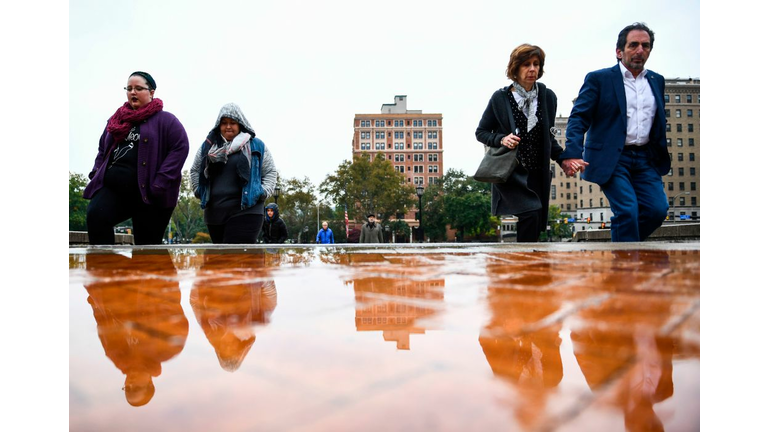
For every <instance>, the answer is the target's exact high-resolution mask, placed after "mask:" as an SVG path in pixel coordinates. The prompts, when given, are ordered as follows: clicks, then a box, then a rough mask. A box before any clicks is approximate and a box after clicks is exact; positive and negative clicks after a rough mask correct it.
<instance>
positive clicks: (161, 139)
mask: <svg viewBox="0 0 768 432" xmlns="http://www.w3.org/2000/svg"><path fill="white" fill-rule="evenodd" d="M114 144H115V143H114V141H113V139H112V135H111V134H110V133H109V132H107V129H106V128H104V133H102V134H101V139H99V153H98V155H96V162H95V163H94V164H93V169H92V170H91V172H90V173H89V174H88V178H90V179H91V182H90V183H88V186H86V188H85V191H84V192H83V197H84V198H86V199H90V198H91V197H93V195H94V194H95V193H96V191H98V190H99V189H101V187H102V186H103V185H104V172H105V171H106V166H107V163H108V162H109V154H110V152H112V149H113V148H114ZM188 153H189V140H188V139H187V132H186V131H185V130H184V126H182V125H181V122H179V120H178V119H177V118H176V116H174V115H173V114H171V113H169V112H166V111H160V112H158V113H157V114H155V115H153V116H152V117H150V118H148V119H147V120H145V121H144V123H142V124H141V141H140V142H139V166H138V176H139V190H140V191H141V197H142V199H143V200H144V202H145V203H147V204H153V205H157V206H160V207H165V208H172V207H175V206H176V201H177V200H178V199H179V188H180V186H181V169H182V167H183V166H184V162H185V161H186V160H187V154H188Z"/></svg>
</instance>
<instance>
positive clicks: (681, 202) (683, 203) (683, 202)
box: [680, 196, 685, 205]
mask: <svg viewBox="0 0 768 432" xmlns="http://www.w3.org/2000/svg"><path fill="white" fill-rule="evenodd" d="M680 205H685V197H684V196H681V197H680Z"/></svg>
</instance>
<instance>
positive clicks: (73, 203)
mask: <svg viewBox="0 0 768 432" xmlns="http://www.w3.org/2000/svg"><path fill="white" fill-rule="evenodd" d="M87 185H88V178H87V177H86V176H84V175H83V174H77V173H72V172H70V173H69V230H70V231H86V230H87V229H88V227H87V226H86V222H85V215H86V209H87V208H88V200H87V199H85V198H83V191H84V190H85V186H87Z"/></svg>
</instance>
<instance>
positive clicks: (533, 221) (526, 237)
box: [517, 169, 549, 243]
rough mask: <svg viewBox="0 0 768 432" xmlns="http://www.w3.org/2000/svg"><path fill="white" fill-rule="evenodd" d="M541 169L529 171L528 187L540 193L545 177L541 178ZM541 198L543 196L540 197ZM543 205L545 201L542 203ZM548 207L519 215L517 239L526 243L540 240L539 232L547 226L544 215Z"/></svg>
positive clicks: (537, 193)
mask: <svg viewBox="0 0 768 432" xmlns="http://www.w3.org/2000/svg"><path fill="white" fill-rule="evenodd" d="M540 172H541V170H538V169H537V170H530V171H528V189H530V190H532V191H534V192H536V195H540V194H541V193H542V190H543V183H544V181H545V179H542V178H541V174H540ZM539 200H541V197H539ZM542 206H543V203H542ZM548 211H549V210H548V209H545V210H543V211H542V210H533V211H529V212H525V213H520V214H518V215H517V241H518V242H525V243H535V242H537V241H539V234H540V233H541V231H543V230H544V228H546V225H544V224H543V223H542V222H543V221H542V217H543V215H545V214H548Z"/></svg>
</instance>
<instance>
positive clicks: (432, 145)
mask: <svg viewBox="0 0 768 432" xmlns="http://www.w3.org/2000/svg"><path fill="white" fill-rule="evenodd" d="M427 149H429V150H437V149H438V146H437V143H436V142H430V143H427Z"/></svg>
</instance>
